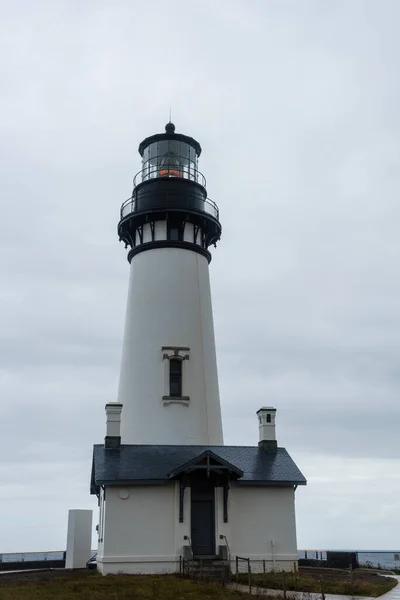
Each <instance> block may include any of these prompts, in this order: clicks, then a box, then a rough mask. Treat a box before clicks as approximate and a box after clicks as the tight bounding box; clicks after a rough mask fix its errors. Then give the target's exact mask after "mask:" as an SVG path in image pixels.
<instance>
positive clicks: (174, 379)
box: [169, 358, 182, 398]
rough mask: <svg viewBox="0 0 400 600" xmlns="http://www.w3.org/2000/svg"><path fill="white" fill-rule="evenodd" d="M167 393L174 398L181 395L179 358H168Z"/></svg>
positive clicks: (180, 361) (180, 364)
mask: <svg viewBox="0 0 400 600" xmlns="http://www.w3.org/2000/svg"><path fill="white" fill-rule="evenodd" d="M169 395H170V396H172V397H176V398H180V397H181V396H182V359H181V358H170V360H169Z"/></svg>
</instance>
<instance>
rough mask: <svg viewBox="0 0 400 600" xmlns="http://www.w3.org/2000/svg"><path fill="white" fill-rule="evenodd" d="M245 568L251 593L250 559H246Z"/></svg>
mask: <svg viewBox="0 0 400 600" xmlns="http://www.w3.org/2000/svg"><path fill="white" fill-rule="evenodd" d="M247 561H248V562H247V569H248V574H249V594H251V566H250V559H249V558H248V559H247Z"/></svg>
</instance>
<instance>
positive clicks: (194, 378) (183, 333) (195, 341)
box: [118, 248, 223, 445]
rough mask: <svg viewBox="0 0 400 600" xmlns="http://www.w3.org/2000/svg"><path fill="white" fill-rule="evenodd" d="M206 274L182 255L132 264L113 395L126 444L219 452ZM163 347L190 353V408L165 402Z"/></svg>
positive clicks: (195, 259)
mask: <svg viewBox="0 0 400 600" xmlns="http://www.w3.org/2000/svg"><path fill="white" fill-rule="evenodd" d="M208 269H209V268H208V262H207V259H206V258H205V257H204V256H202V255H200V254H198V253H196V252H192V251H191V250H184V249H180V248H162V249H152V250H146V251H145V252H142V253H140V254H138V255H136V256H134V257H133V259H132V262H131V267H130V282H129V292H128V302H127V311H126V321H125V334H124V343H123V352H122V363H121V373H120V383H119V392H118V402H121V403H122V404H123V409H122V416H121V438H122V443H123V444H193V445H194V444H200V445H220V444H223V437H222V421H221V409H220V401H219V390H218V373H217V360H216V352H215V340H214V325H213V315H212V306H211V291H210V279H209V270H208ZM164 346H180V347H188V348H190V352H189V360H185V361H184V363H183V394H182V395H183V396H189V398H190V400H189V402H188V403H182V402H181V403H179V402H172V403H164V401H163V396H165V395H168V390H166V365H165V362H166V361H165V360H163V353H162V347H164ZM166 392H167V393H166Z"/></svg>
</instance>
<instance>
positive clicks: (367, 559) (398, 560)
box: [0, 550, 400, 569]
mask: <svg viewBox="0 0 400 600" xmlns="http://www.w3.org/2000/svg"><path fill="white" fill-rule="evenodd" d="M306 552H307V557H308V558H319V559H320V560H326V550H299V558H305V555H306ZM343 552H357V554H358V562H359V564H360V566H364V565H365V566H370V567H381V568H382V569H400V550H343ZM94 554H96V550H92V556H94ZM63 555H64V551H63V550H55V551H53V552H15V553H4V554H1V553H0V562H25V563H28V562H30V561H33V560H62V558H63Z"/></svg>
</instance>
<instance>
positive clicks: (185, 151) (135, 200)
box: [118, 123, 221, 261]
mask: <svg viewBox="0 0 400 600" xmlns="http://www.w3.org/2000/svg"><path fill="white" fill-rule="evenodd" d="M139 154H140V156H141V158H142V165H141V169H140V171H139V172H138V173H137V174H136V175H135V177H134V178H133V190H132V196H131V197H130V198H128V199H127V200H125V202H124V203H123V204H122V206H121V220H120V222H119V224H118V234H119V238H120V239H121V240H123V241H124V242H125V244H126V245H127V246H131V248H132V250H131V251H130V253H129V254H128V260H131V258H132V256H133V255H134V254H135V253H138V252H143V251H144V250H145V249H150V248H153V247H156V246H157V247H160V244H162V247H167V246H173V247H176V245H177V244H178V245H180V246H181V247H185V248H186V249H188V248H189V249H191V250H194V251H196V252H200V253H203V254H204V256H206V257H207V260H208V261H210V260H211V254H210V253H209V252H208V250H207V248H208V247H209V246H210V245H215V244H216V242H217V241H218V240H219V239H220V237H221V224H220V222H219V211H218V206H217V205H216V203H215V202H213V201H212V200H211V199H210V198H208V197H207V189H206V179H205V177H204V175H203V174H202V173H200V171H199V170H198V168H197V165H198V159H199V156H200V154H201V146H200V144H199V142H197V141H196V140H195V139H194V138H192V137H190V136H187V135H184V134H182V133H176V132H175V125H174V124H173V123H167V125H166V126H165V132H164V133H156V134H155V135H152V136H150V137H147V138H146V139H144V140H143V141H142V142H141V143H140V145H139ZM160 222H163V224H160ZM156 223H158V225H157V227H156ZM148 228H149V236H150V239H147V238H146V236H145V234H144V233H143V232H145V231H147V229H148ZM156 230H157V231H156ZM161 230H162V231H163V232H164V233H161ZM189 232H190V233H189ZM146 235H147V234H146Z"/></svg>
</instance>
